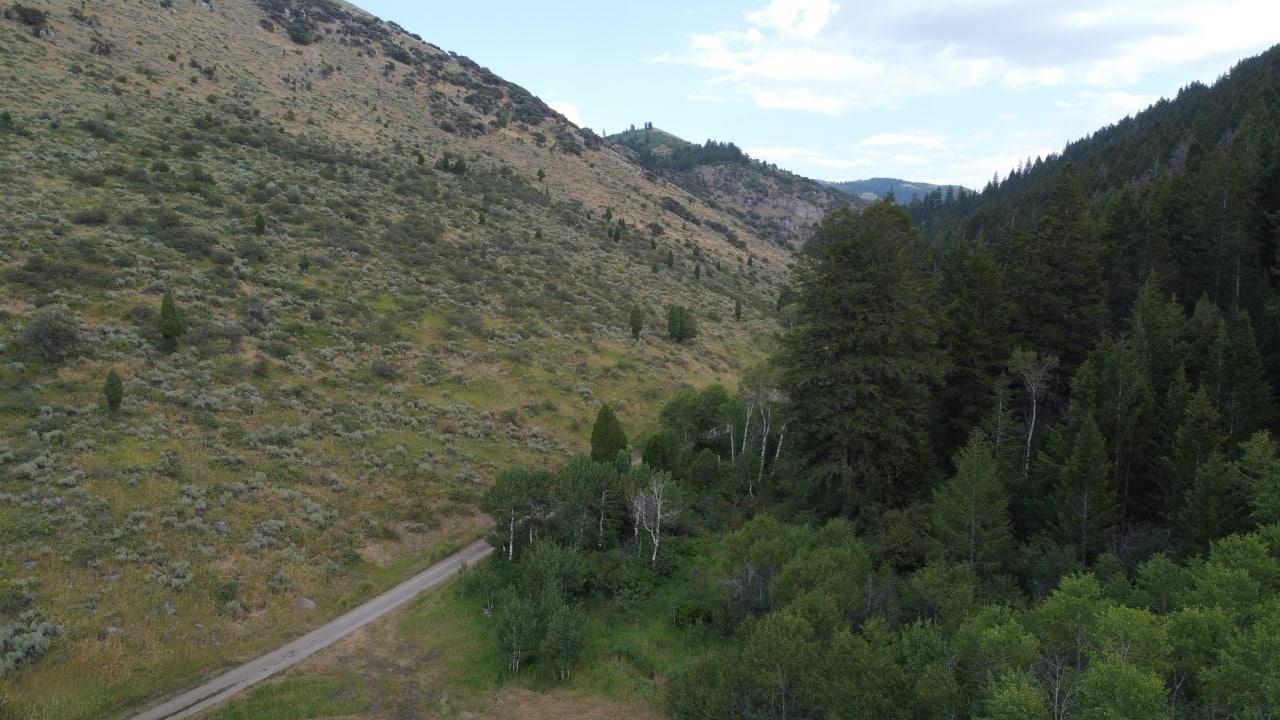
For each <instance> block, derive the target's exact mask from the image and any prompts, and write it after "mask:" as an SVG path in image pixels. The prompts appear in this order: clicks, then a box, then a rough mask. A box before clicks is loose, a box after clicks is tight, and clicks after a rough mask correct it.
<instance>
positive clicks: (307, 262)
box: [298, 255, 311, 273]
mask: <svg viewBox="0 0 1280 720" xmlns="http://www.w3.org/2000/svg"><path fill="white" fill-rule="evenodd" d="M310 269H311V258H310V257H309V256H307V255H303V256H302V257H300V258H298V270H299V271H301V272H304V273H305V272H306V271H308V270H310Z"/></svg>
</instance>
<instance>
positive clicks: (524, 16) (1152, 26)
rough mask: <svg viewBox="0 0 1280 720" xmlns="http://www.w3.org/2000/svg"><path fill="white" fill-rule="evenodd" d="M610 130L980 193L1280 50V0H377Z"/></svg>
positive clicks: (380, 10)
mask: <svg viewBox="0 0 1280 720" xmlns="http://www.w3.org/2000/svg"><path fill="white" fill-rule="evenodd" d="M358 4H360V5H361V6H362V7H364V8H365V9H366V10H369V11H370V12H372V13H374V14H375V15H378V16H379V17H382V18H383V19H386V20H393V21H395V22H397V23H399V24H400V25H402V26H404V27H405V28H406V29H408V30H410V31H412V32H416V33H418V34H419V35H421V36H422V37H423V39H425V40H427V41H428V42H431V43H434V44H436V45H438V46H440V47H442V48H444V49H446V50H452V51H454V52H457V53H459V54H462V55H466V56H468V57H470V58H471V59H473V60H475V61H476V62H478V63H480V64H481V65H484V66H487V67H488V68H490V69H491V70H493V71H494V72H496V73H498V74H499V75H501V76H503V77H504V78H506V79H508V80H511V81H512V82H515V83H518V84H520V85H523V86H524V87H526V88H528V89H529V90H530V91H531V92H533V93H534V94H536V95H538V96H539V97H541V98H542V99H543V100H545V101H547V102H548V103H550V104H551V105H552V106H553V107H555V108H556V109H558V110H560V111H561V112H563V113H565V114H566V115H567V116H568V117H570V119H572V120H574V121H575V122H578V123H579V124H581V125H585V126H586V127H590V128H592V129H594V130H596V131H597V132H600V131H607V132H616V131H618V130H623V129H626V127H628V126H629V125H631V124H635V125H640V124H641V123H644V122H646V121H648V122H652V123H653V124H654V125H655V126H657V127H660V128H663V129H665V130H669V131H671V132H673V133H675V134H677V135H679V136H681V137H684V138H686V139H688V140H694V141H702V140H705V139H708V138H714V139H717V140H729V141H732V142H735V143H737V144H738V145H739V146H741V147H742V148H743V149H745V150H746V151H747V152H748V153H750V154H751V155H752V156H753V157H757V158H761V159H764V160H768V161H770V162H776V163H777V164H778V165H780V166H782V167H785V168H787V169H789V170H793V171H795V172H798V173H800V174H802V175H807V176H809V177H814V178H818V179H823V180H846V179H857V178H864V177H873V176H892V177H903V178H907V179H912V180H924V181H932V182H943V183H962V184H965V185H968V186H970V187H979V188H980V187H981V186H982V185H983V184H985V183H986V181H987V180H989V179H991V177H992V175H993V173H996V172H998V173H1000V175H1001V176H1003V175H1004V174H1006V173H1007V172H1008V171H1009V169H1010V168H1012V167H1013V166H1014V165H1016V164H1017V163H1018V161H1019V160H1020V159H1024V158H1032V157H1035V156H1037V155H1045V154H1048V153H1050V152H1053V151H1056V150H1059V149H1061V148H1062V146H1063V145H1064V144H1066V143H1067V142H1069V141H1071V140H1074V139H1077V138H1079V137H1081V136H1083V135H1086V134H1088V133H1089V132H1091V131H1092V130H1094V129H1096V128H1098V127H1101V126H1103V125H1107V124H1109V123H1112V122H1115V121H1117V120H1120V119H1122V118H1123V117H1125V116H1126V115H1128V114H1132V113H1134V112H1136V111H1138V110H1141V109H1142V108H1144V107H1146V106H1147V105H1149V104H1150V103H1152V102H1154V101H1155V100H1157V99H1158V98H1160V97H1169V96H1172V95H1174V94H1176V93H1177V91H1178V89H1179V88H1180V87H1182V86H1184V85H1186V84H1187V83H1189V82H1191V81H1193V80H1199V81H1202V82H1210V83H1211V82H1213V81H1214V80H1215V79H1216V78H1217V77H1218V76H1220V75H1222V74H1223V73H1225V72H1226V71H1227V70H1229V69H1230V67H1231V66H1232V65H1234V64H1235V63H1236V62H1237V61H1238V60H1240V59H1242V58H1244V57H1248V56H1250V55H1255V54H1257V53H1259V52H1261V51H1263V50H1265V49H1266V48H1268V47H1270V46H1271V45H1272V44H1275V43H1278V42H1280V1H1277V0H1205V1H1204V2H1182V1H1181V0H1075V2H1070V3H1068V2H1043V1H1041V0H896V1H894V0H890V1H888V2H885V1H884V0H881V1H879V2H853V1H852V0H741V1H738V2H732V1H729V0H711V1H709V2H697V3H690V2H688V0H684V1H683V2H674V1H671V0H651V1H650V2H646V3H643V4H640V3H609V2H591V3H588V2H578V1H573V2H552V3H529V2H514V1H510V0H506V1H502V2H489V1H486V0H475V1H474V2H466V1H465V0H463V1H458V0H455V1H453V2H447V3H420V2H406V1H403V0H364V1H363V2H358Z"/></svg>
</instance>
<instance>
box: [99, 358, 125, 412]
mask: <svg viewBox="0 0 1280 720" xmlns="http://www.w3.org/2000/svg"><path fill="white" fill-rule="evenodd" d="M102 396H103V398H104V399H105V400H106V401H107V412H109V413H111V414H112V415H115V414H116V413H118V412H120V402H121V401H122V400H124V380H122V379H120V373H118V372H116V371H115V368H112V369H111V371H110V372H108V373H107V379H106V381H105V382H103V384H102Z"/></svg>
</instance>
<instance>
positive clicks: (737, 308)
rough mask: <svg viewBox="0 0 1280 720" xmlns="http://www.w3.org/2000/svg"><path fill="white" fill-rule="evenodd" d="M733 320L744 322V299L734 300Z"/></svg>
mask: <svg viewBox="0 0 1280 720" xmlns="http://www.w3.org/2000/svg"><path fill="white" fill-rule="evenodd" d="M733 319H734V320H736V321H740V320H742V298H734V300H733Z"/></svg>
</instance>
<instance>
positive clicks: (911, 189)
mask: <svg viewBox="0 0 1280 720" xmlns="http://www.w3.org/2000/svg"><path fill="white" fill-rule="evenodd" d="M825 184H826V185H828V186H830V187H833V188H835V189H837V190H839V191H841V192H844V193H848V194H850V195H853V196H856V197H859V198H862V199H863V200H866V201H867V202H874V201H876V200H878V199H880V198H883V197H886V196H888V194H889V193H891V192H892V193H893V197H894V199H896V200H897V201H898V202H900V203H902V204H904V205H906V204H908V203H910V202H912V201H914V200H918V199H920V198H923V197H924V196H925V195H928V194H929V193H931V192H933V191H934V190H939V189H941V190H942V192H943V193H944V194H945V193H946V192H947V190H948V189H951V190H952V191H953V192H954V191H956V190H960V189H963V188H962V186H960V185H935V184H933V183H927V182H916V181H914V180H902V179H899V178H883V177H877V178H868V179H866V180H848V181H845V182H829V183H825Z"/></svg>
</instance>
